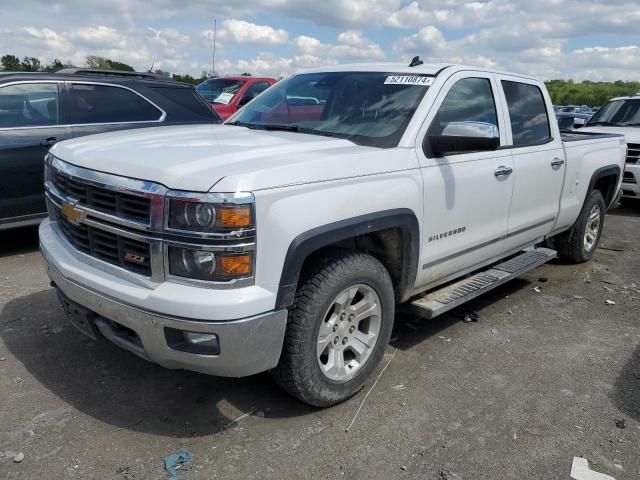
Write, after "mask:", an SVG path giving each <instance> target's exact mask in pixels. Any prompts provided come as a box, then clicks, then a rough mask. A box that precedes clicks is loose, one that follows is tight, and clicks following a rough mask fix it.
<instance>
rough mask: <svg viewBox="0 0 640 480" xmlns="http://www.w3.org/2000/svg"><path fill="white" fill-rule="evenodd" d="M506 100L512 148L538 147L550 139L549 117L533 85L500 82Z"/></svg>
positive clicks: (539, 91)
mask: <svg viewBox="0 0 640 480" xmlns="http://www.w3.org/2000/svg"><path fill="white" fill-rule="evenodd" d="M502 88H503V90H504V95H505V97H506V99H507V107H508V108H509V117H510V119H511V132H512V134H513V146H514V147H524V146H527V145H539V144H541V143H545V142H547V141H549V140H550V139H551V127H550V126H549V116H548V115H547V107H546V106H545V102H544V97H543V96H542V91H541V90H540V89H539V88H538V87H537V86H535V85H529V84H526V83H519V82H509V81H506V80H503V81H502Z"/></svg>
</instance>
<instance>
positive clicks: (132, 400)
mask: <svg viewBox="0 0 640 480" xmlns="http://www.w3.org/2000/svg"><path fill="white" fill-rule="evenodd" d="M526 285H528V282H526V281H523V280H514V281H512V282H511V283H510V284H507V285H504V286H502V287H500V288H498V289H496V290H495V291H494V292H491V293H487V294H485V295H484V296H483V297H481V298H478V299H476V300H474V301H473V302H470V303H469V304H467V305H466V306H465V307H461V308H466V309H471V310H482V308H484V306H485V305H488V304H490V303H493V302H495V301H498V300H499V299H500V298H502V297H504V296H505V295H509V294H510V293H512V292H514V291H516V290H518V289H520V288H523V287H524V286H526ZM458 310H459V309H458ZM459 321H461V320H460V318H459V317H458V316H456V312H455V311H453V312H452V313H449V314H447V315H443V316H442V317H441V318H438V319H436V320H430V321H429V320H425V321H422V320H420V319H416V316H415V315H414V316H413V317H409V316H406V315H403V314H399V315H398V316H397V321H396V327H395V328H394V334H393V337H394V339H393V341H392V342H391V344H392V346H394V347H397V348H399V349H401V350H407V349H410V348H411V347H413V346H415V345H416V344H418V343H420V342H422V341H424V340H426V339H427V338H429V337H430V336H432V335H436V334H438V332H440V331H442V330H443V329H445V328H447V327H448V326H450V325H452V324H453V323H455V322H459ZM0 337H1V338H2V340H3V341H4V344H5V345H6V348H7V349H8V350H9V351H10V352H11V353H12V354H13V356H15V358H16V359H17V360H18V361H19V362H20V363H21V364H22V365H24V368H26V369H27V370H28V371H29V373H30V374H31V375H33V377H34V378H35V379H36V380H37V381H38V382H40V383H41V384H42V385H43V386H44V387H45V388H46V389H48V390H49V391H51V392H52V393H54V394H55V395H56V396H58V397H59V398H60V399H62V400H63V401H64V402H66V403H68V404H69V405H72V406H73V407H74V408H75V409H77V410H79V411H81V412H83V413H85V414H87V415H89V416H91V417H93V418H96V419H98V420H100V421H101V422H104V423H107V424H109V425H112V426H113V427H114V428H113V429H114V430H118V429H128V430H133V431H141V432H145V433H151V434H158V435H164V436H169V437H178V438H185V437H196V436H206V435H212V434H217V433H222V432H224V431H225V430H227V429H230V428H234V426H235V425H236V424H235V423H234V420H236V419H238V418H239V417H240V416H242V415H244V414H249V415H259V416H261V417H262V416H264V418H292V417H302V416H307V415H312V414H314V413H315V412H316V411H317V409H314V408H312V407H309V406H307V405H305V404H303V403H301V402H299V401H297V400H296V399H294V398H292V397H290V396H289V395H287V394H286V393H285V392H284V391H282V390H281V389H280V388H279V387H278V386H277V385H276V384H275V383H274V382H273V380H272V379H271V377H270V375H269V374H268V373H264V374H259V375H255V376H252V377H247V378H240V379H234V378H222V377H212V376H208V375H202V374H198V373H195V372H189V371H182V370H167V369H165V368H162V367H160V366H157V365H154V364H152V363H148V362H146V361H144V360H142V359H140V358H138V357H136V356H135V355H133V354H131V353H129V352H126V351H124V350H121V349H119V348H118V347H116V346H114V345H112V344H111V343H109V342H107V341H102V342H93V341H91V340H89V339H86V338H85V337H84V336H82V335H81V334H80V333H79V332H77V331H76V330H75V329H74V328H73V327H72V326H71V325H70V324H68V322H67V320H66V318H65V316H64V312H63V311H62V308H61V307H60V305H59V302H58V299H57V297H56V295H55V291H54V290H53V289H47V290H44V291H40V292H37V293H33V294H30V295H27V296H24V297H20V298H17V299H14V300H12V301H10V302H9V303H7V304H6V305H5V306H4V308H2V310H1V311H0ZM5 397H6V398H9V399H10V400H11V392H6V394H5ZM16 401H17V400H16Z"/></svg>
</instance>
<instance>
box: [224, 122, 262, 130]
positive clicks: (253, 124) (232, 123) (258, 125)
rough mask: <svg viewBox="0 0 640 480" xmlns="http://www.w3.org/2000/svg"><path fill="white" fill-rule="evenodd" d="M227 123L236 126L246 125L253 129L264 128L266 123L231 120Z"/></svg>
mask: <svg viewBox="0 0 640 480" xmlns="http://www.w3.org/2000/svg"><path fill="white" fill-rule="evenodd" d="M225 125H233V126H236V127H246V128H251V129H253V130H264V129H265V128H264V125H260V124H259V123H248V122H229V123H226V124H225Z"/></svg>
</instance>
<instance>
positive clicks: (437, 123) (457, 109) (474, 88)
mask: <svg viewBox="0 0 640 480" xmlns="http://www.w3.org/2000/svg"><path fill="white" fill-rule="evenodd" d="M451 122H483V123H489V124H491V125H494V126H495V127H496V128H497V127H498V114H497V111H496V104H495V101H494V99H493V90H491V82H490V81H489V79H488V78H463V79H462V80H458V81H457V82H456V83H455V85H453V87H451V90H449V92H448V93H447V96H446V97H445V99H444V101H443V102H442V105H440V108H439V109H438V113H437V114H436V116H435V118H434V119H433V123H432V124H431V127H430V128H429V135H441V134H442V131H443V130H444V128H445V127H446V126H447V125H448V124H449V123H451Z"/></svg>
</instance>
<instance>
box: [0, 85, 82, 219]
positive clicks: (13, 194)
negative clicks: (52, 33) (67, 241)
mask: <svg viewBox="0 0 640 480" xmlns="http://www.w3.org/2000/svg"><path fill="white" fill-rule="evenodd" d="M59 98H60V94H59V86H58V83H57V82H55V81H50V82H46V81H38V82H33V81H30V82H19V83H13V84H8V85H3V86H0V227H1V226H2V223H7V222H17V221H29V219H36V218H38V217H40V216H44V214H45V213H46V206H45V201H44V186H43V185H44V178H43V173H44V156H45V155H46V153H47V151H48V150H49V148H51V146H52V145H53V144H55V143H56V142H59V141H61V140H65V139H66V138H69V136H70V128H69V127H68V126H64V125H61V123H62V122H61V121H60V115H59V113H60V112H59Z"/></svg>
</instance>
